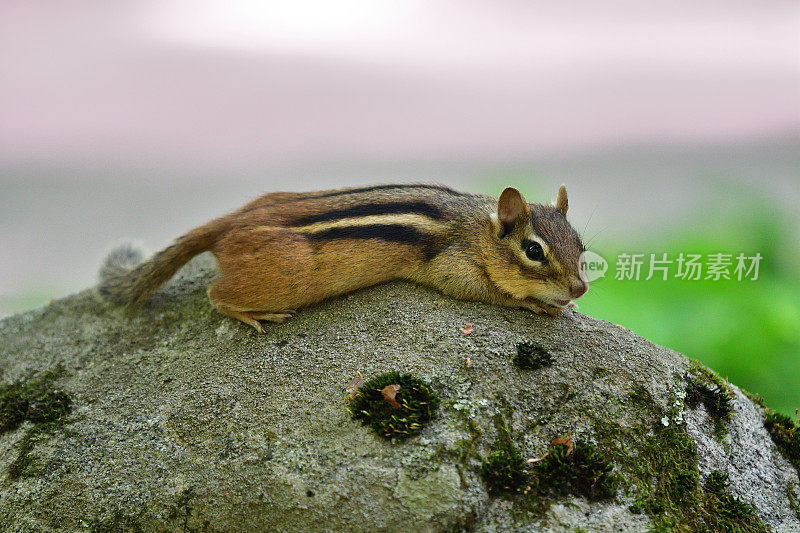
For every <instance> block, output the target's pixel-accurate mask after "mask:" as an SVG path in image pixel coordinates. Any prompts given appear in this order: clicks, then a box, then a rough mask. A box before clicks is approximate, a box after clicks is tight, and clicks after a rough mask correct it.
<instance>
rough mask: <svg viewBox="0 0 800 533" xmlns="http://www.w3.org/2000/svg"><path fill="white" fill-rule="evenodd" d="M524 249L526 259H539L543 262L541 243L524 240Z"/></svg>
mask: <svg viewBox="0 0 800 533" xmlns="http://www.w3.org/2000/svg"><path fill="white" fill-rule="evenodd" d="M522 245H523V247H524V249H525V255H527V256H528V259H530V260H531V261H539V262H541V263H544V250H542V245H541V244H539V243H538V242H536V241H525V242H523V243H522Z"/></svg>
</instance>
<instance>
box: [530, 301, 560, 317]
mask: <svg viewBox="0 0 800 533" xmlns="http://www.w3.org/2000/svg"><path fill="white" fill-rule="evenodd" d="M522 307H523V308H525V309H528V310H529V311H533V312H534V313H536V314H537V315H550V316H553V317H556V316H558V315H560V314H561V310H562V308H561V307H557V306H555V305H550V304H546V303H544V302H542V301H540V300H536V299H534V298H526V299H525V300H524V301H523V305H522Z"/></svg>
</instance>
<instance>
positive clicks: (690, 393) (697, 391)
mask: <svg viewBox="0 0 800 533" xmlns="http://www.w3.org/2000/svg"><path fill="white" fill-rule="evenodd" d="M735 398H736V396H735V395H734V393H733V391H732V390H731V389H730V387H728V384H727V383H726V382H725V381H724V380H723V379H722V378H720V377H719V376H718V375H717V374H715V373H714V372H712V371H711V370H709V369H708V368H706V367H705V366H703V365H702V364H701V363H699V362H697V361H692V365H691V366H690V367H689V370H688V371H687V372H686V406H687V407H689V408H691V409H696V408H697V407H698V406H699V405H700V404H703V405H704V406H705V408H706V411H707V412H708V414H709V416H710V417H711V419H712V420H713V421H714V436H715V437H717V439H720V440H721V439H722V438H724V437H725V435H726V434H727V428H726V426H725V423H726V422H728V421H730V419H731V416H732V415H733V401H734V399H735Z"/></svg>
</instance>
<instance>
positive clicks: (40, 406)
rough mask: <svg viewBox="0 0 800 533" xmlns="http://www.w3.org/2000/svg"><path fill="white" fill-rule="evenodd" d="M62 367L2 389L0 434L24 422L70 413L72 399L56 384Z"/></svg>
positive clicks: (35, 421) (56, 418)
mask: <svg viewBox="0 0 800 533" xmlns="http://www.w3.org/2000/svg"><path fill="white" fill-rule="evenodd" d="M61 374H63V371H61V370H53V371H49V372H45V373H43V374H41V375H40V376H38V377H36V378H34V379H31V380H28V381H18V382H16V383H12V384H11V385H6V386H3V387H1V388H0V434H2V433H5V432H6V431H12V430H14V429H17V428H18V427H19V426H20V425H21V424H22V423H23V422H24V421H26V420H28V421H30V422H33V423H34V424H43V423H46V422H53V421H56V420H58V419H60V418H62V417H64V416H66V415H67V414H68V413H69V411H70V409H71V407H72V400H71V399H70V397H69V395H68V394H67V393H65V392H64V391H62V390H58V389H56V388H55V387H54V385H53V381H55V380H56V379H57V378H58V377H60V376H61Z"/></svg>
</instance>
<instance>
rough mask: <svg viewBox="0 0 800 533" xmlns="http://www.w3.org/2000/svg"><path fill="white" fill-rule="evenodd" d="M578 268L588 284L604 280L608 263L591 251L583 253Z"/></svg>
mask: <svg viewBox="0 0 800 533" xmlns="http://www.w3.org/2000/svg"><path fill="white" fill-rule="evenodd" d="M578 266H579V270H580V276H581V279H582V280H583V281H586V282H590V281H594V280H596V279H600V278H602V277H603V276H605V275H606V271H607V270H608V262H607V261H606V260H605V259H603V258H602V257H601V256H600V255H598V254H596V253H594V252H590V251H589V250H587V251H585V252H583V253H582V254H581V256H580V258H578Z"/></svg>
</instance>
